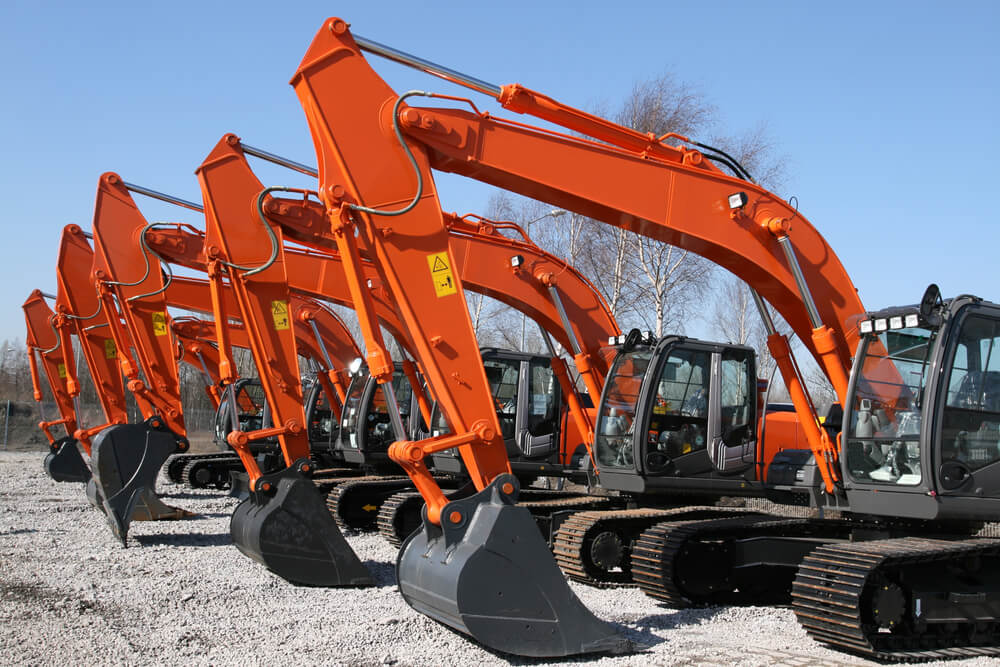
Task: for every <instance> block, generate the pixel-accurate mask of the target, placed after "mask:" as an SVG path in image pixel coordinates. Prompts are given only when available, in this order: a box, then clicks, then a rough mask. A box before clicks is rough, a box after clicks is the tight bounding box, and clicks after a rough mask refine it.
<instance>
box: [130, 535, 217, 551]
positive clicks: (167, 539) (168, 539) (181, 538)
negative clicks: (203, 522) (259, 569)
mask: <svg viewBox="0 0 1000 667" xmlns="http://www.w3.org/2000/svg"><path fill="white" fill-rule="evenodd" d="M132 539H134V540H135V541H136V542H138V543H139V544H141V545H142V546H144V547H152V546H172V547H224V546H227V545H230V544H232V543H233V538H232V536H231V535H230V534H229V533H228V532H227V533H215V534H211V535H204V534H197V533H162V534H160V535H136V536H134V537H133V538H132Z"/></svg>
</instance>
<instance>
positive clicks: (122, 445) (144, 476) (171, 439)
mask: <svg viewBox="0 0 1000 667" xmlns="http://www.w3.org/2000/svg"><path fill="white" fill-rule="evenodd" d="M152 421H153V420H147V421H146V422H143V423H141V424H120V425H115V426H110V427H108V428H106V429H104V430H103V431H101V432H100V433H99V434H98V435H97V437H96V438H94V444H93V447H92V448H91V453H92V455H91V465H92V466H93V473H94V482H95V485H94V488H93V489H91V490H88V497H90V496H91V495H92V494H93V495H94V497H93V498H91V502H94V501H95V500H97V499H100V502H101V508H102V509H103V511H104V514H105V517H106V518H107V521H108V525H109V526H110V527H111V530H112V532H113V533H114V535H115V537H117V538H118V539H119V540H120V541H121V543H122V545H126V544H127V540H128V529H129V525H130V524H131V522H132V520H133V519H136V520H144V521H163V520H172V519H183V518H186V517H190V516H194V515H193V514H192V513H191V512H188V511H186V510H182V509H178V508H176V507H170V506H168V505H166V504H164V503H163V501H162V500H160V498H159V497H158V496H157V495H156V477H157V475H158V474H159V472H160V467H161V466H162V465H163V464H164V463H165V462H166V460H167V458H169V457H170V455H171V454H174V453H175V452H176V451H177V439H176V437H175V436H174V435H173V433H171V432H170V431H168V430H166V429H164V428H158V427H156V426H155V425H154V424H152V423H151V422H152Z"/></svg>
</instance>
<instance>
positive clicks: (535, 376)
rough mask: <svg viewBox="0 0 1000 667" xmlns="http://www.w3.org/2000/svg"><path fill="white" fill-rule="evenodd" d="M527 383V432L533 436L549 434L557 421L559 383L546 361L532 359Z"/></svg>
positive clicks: (553, 430) (553, 429) (554, 428)
mask: <svg viewBox="0 0 1000 667" xmlns="http://www.w3.org/2000/svg"><path fill="white" fill-rule="evenodd" d="M528 385H529V387H530V388H531V395H530V396H529V397H528V401H529V402H528V432H529V433H531V435H533V436H535V437H538V436H542V435H549V434H551V433H553V432H555V430H556V425H557V423H558V421H559V385H558V383H557V382H556V377H555V374H554V373H553V372H552V368H551V366H549V362H548V361H540V360H532V362H531V364H530V365H529V370H528Z"/></svg>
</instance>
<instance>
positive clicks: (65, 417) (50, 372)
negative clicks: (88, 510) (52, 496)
mask: <svg viewBox="0 0 1000 667" xmlns="http://www.w3.org/2000/svg"><path fill="white" fill-rule="evenodd" d="M22 309H23V310H24V321H25V324H26V326H27V345H28V362H29V365H30V368H31V384H32V388H33V389H34V396H35V400H36V401H38V402H39V403H41V401H42V384H41V378H40V377H39V374H38V357H41V360H42V369H43V371H44V373H45V379H46V381H47V382H48V385H49V391H50V392H51V394H52V398H53V400H55V403H56V408H57V409H58V410H59V419H54V420H52V421H42V422H40V423H39V424H38V428H40V429H42V432H43V433H45V437H46V438H48V440H49V449H50V451H49V453H48V454H46V456H45V462H44V466H45V471H46V472H47V473H48V474H49V476H50V477H51V478H52V479H54V480H56V481H57V482H86V481H87V480H89V479H90V477H91V475H90V468H88V467H87V463H86V461H84V460H83V457H82V456H81V455H80V450H79V449H77V446H76V444H77V440H76V438H74V437H73V434H74V433H75V432H76V423H77V422H76V409H75V406H74V404H73V398H72V397H71V396H70V395H69V394H68V393H67V392H66V387H65V385H64V384H63V382H62V380H63V378H64V377H66V368H67V366H66V357H65V356H64V355H63V353H62V350H61V349H60V348H61V346H60V341H59V336H58V334H57V333H56V331H55V329H54V328H53V326H52V319H53V318H54V317H55V313H53V312H52V309H51V308H49V305H48V304H47V303H46V302H45V298H44V295H43V294H42V292H40V291H39V290H33V291H32V292H31V295H30V296H29V297H28V299H27V301H25V302H24V305H23V306H22ZM36 354H37V355H38V357H36V356H35V355H36ZM59 425H62V426H63V428H65V430H66V435H65V437H62V438H58V439H57V438H56V437H55V436H54V435H52V428H53V427H55V426H59ZM81 445H82V446H83V447H84V450H85V451H86V452H87V455H88V456H89V455H90V443H89V442H88V443H81Z"/></svg>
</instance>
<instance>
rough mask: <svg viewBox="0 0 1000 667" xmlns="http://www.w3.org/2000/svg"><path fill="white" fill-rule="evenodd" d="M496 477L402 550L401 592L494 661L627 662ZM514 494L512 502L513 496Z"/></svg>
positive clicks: (505, 481)
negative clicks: (506, 657)
mask: <svg viewBox="0 0 1000 667" xmlns="http://www.w3.org/2000/svg"><path fill="white" fill-rule="evenodd" d="M518 490H519V485H518V483H517V478H515V477H514V476H512V475H506V474H505V475H500V476H498V477H497V478H496V479H495V480H494V481H493V482H492V483H491V484H490V485H489V486H487V487H486V488H485V489H483V490H482V491H480V492H478V493H476V494H475V495H472V496H469V497H468V498H463V499H460V500H454V501H452V502H449V503H448V504H447V505H445V506H444V509H443V510H442V512H441V525H440V526H439V525H436V524H433V523H431V522H430V521H428V520H427V510H426V508H425V509H424V517H423V528H422V529H421V530H418V531H416V532H414V533H413V534H412V535H410V537H409V538H407V540H406V542H404V543H403V547H402V548H401V549H400V551H399V555H398V557H397V561H396V575H397V579H398V581H399V591H400V593H401V594H402V595H403V598H404V599H405V600H406V602H407V603H408V604H409V605H410V606H411V607H413V608H414V609H416V610H417V611H419V612H421V613H423V614H426V615H427V616H430V617H431V618H433V619H435V620H437V621H439V622H441V623H444V624H445V625H449V626H451V627H452V628H454V629H456V630H458V631H460V632H463V633H465V634H467V635H469V636H471V637H472V638H473V639H475V640H476V641H478V642H479V643H481V644H483V645H485V646H487V647H489V648H491V649H495V650H498V651H503V652H505V653H512V654H515V655H522V656H531V657H557V656H567V655H575V654H580V653H630V652H633V651H635V650H637V648H638V647H637V646H636V645H634V644H633V643H632V642H631V641H629V640H628V639H626V638H625V637H623V636H621V635H620V634H619V633H618V632H617V631H616V630H615V628H614V627H613V626H611V625H610V624H609V623H607V622H605V621H602V620H600V619H598V618H597V617H596V616H594V614H593V613H591V612H590V610H589V609H587V608H586V607H585V606H584V605H583V603H582V602H580V600H579V599H578V598H577V597H576V595H574V594H573V592H572V591H571V590H570V588H569V585H568V584H567V582H566V580H565V578H564V577H563V575H562V572H560V570H559V568H558V567H557V566H556V563H555V561H554V560H553V558H552V554H551V553H550V552H549V550H548V548H547V547H546V545H545V542H544V540H543V539H542V537H541V534H540V533H539V531H538V528H537V527H536V525H535V522H534V520H533V519H532V518H531V515H530V514H529V512H528V510H527V509H525V508H523V507H518V506H516V505H515V501H516V499H517V495H518ZM508 491H509V492H508Z"/></svg>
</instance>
